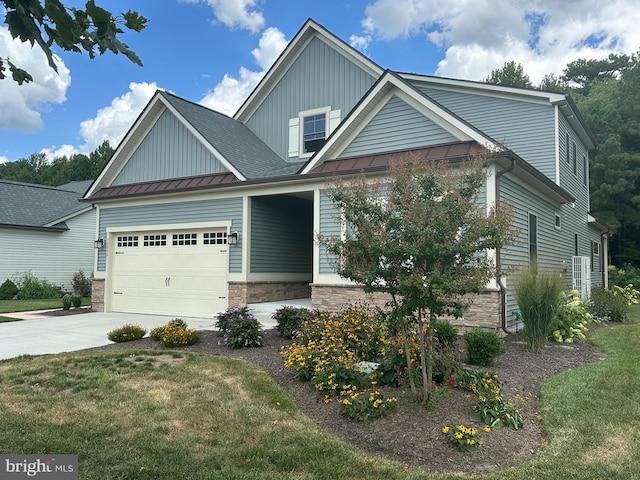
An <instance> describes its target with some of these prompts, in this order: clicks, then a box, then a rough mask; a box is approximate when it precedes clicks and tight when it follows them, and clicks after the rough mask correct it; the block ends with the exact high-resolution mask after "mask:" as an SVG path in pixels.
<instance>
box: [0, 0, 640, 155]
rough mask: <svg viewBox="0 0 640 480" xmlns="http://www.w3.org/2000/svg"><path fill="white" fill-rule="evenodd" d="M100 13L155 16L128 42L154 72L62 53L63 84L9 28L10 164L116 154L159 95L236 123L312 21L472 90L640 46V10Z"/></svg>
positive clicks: (575, 6) (624, 4)
mask: <svg viewBox="0 0 640 480" xmlns="http://www.w3.org/2000/svg"><path fill="white" fill-rule="evenodd" d="M65 3H66V4H67V5H74V4H75V5H77V4H81V3H80V2H76V1H75V0H67V1H66V2H65ZM97 3H98V5H101V6H103V7H104V8H107V9H109V10H111V11H113V12H120V11H121V10H124V9H132V10H136V11H138V12H140V13H141V14H142V15H144V16H146V17H147V18H149V20H150V21H149V24H148V27H147V28H146V29H145V30H144V31H143V32H141V33H127V34H126V35H125V36H124V37H123V40H124V41H125V42H126V43H128V44H129V46H130V48H131V49H132V50H134V51H135V52H136V53H137V54H138V55H139V56H140V58H141V59H142V61H143V63H144V67H138V66H136V65H134V64H132V63H131V62H129V61H128V60H127V59H126V58H125V57H123V56H114V55H111V54H106V55H103V56H101V57H98V58H96V59H95V60H89V58H88V57H87V56H86V55H78V54H71V53H66V52H57V53H58V54H59V56H60V60H59V62H58V64H59V74H55V73H54V72H53V71H51V70H50V69H49V68H48V67H47V65H46V62H45V58H44V55H43V54H42V53H41V52H39V51H38V50H37V48H36V49H31V48H30V47H29V46H28V45H27V44H20V43H19V42H16V41H13V40H12V39H11V38H10V36H9V34H8V32H7V30H6V26H5V25H4V24H0V56H2V57H7V56H9V57H10V58H11V60H12V61H14V63H19V64H21V65H22V66H25V67H26V68H27V69H28V70H29V71H30V72H31V73H32V74H33V75H34V82H33V84H30V85H27V86H20V87H18V86H17V85H16V84H15V83H13V81H12V80H2V81H0V163H2V162H5V161H13V160H17V159H19V158H24V157H27V156H29V155H30V154H32V153H37V152H45V153H46V154H47V156H48V157H49V158H53V157H55V156H57V155H61V154H67V155H69V154H72V153H76V152H81V153H88V152H91V151H92V150H94V149H95V148H96V147H97V146H98V145H99V144H100V143H101V142H102V141H103V140H105V139H109V140H110V142H111V144H112V145H113V146H114V147H115V146H116V145H117V142H118V141H119V140H120V139H121V138H122V136H123V135H124V134H125V133H126V131H127V129H128V128H129V126H130V125H131V123H132V122H133V121H134V120H135V118H136V117H137V115H138V114H139V112H140V111H141V110H142V108H143V107H144V105H145V104H146V102H147V101H148V100H149V98H150V97H151V95H152V94H153V92H154V91H155V90H156V88H161V89H165V90H168V91H171V92H174V93H175V94H177V95H179V96H181V97H184V98H186V99H189V100H192V101H194V102H199V103H201V104H203V105H206V106H208V107H210V108H214V109H216V110H219V111H222V112H224V113H227V114H229V115H232V114H233V113H234V111H235V109H236V108H237V107H238V106H239V105H240V103H241V102H242V100H243V99H244V98H246V96H247V95H248V94H249V92H250V91H251V89H252V88H253V87H254V86H255V85H256V83H257V82H258V81H259V79H260V78H261V76H262V74H263V73H264V72H265V71H266V70H267V69H268V68H269V66H270V65H271V64H272V63H273V61H274V60H275V58H277V55H278V54H279V53H280V52H281V51H282V49H283V48H284V47H285V46H286V43H287V42H288V41H289V40H291V38H292V37H293V36H294V35H295V33H296V32H297V31H298V29H299V28H300V27H301V26H302V24H303V23H304V22H305V20H306V19H307V18H308V17H311V18H313V19H314V20H316V21H317V22H319V23H321V24H322V25H324V26H325V27H326V28H327V29H329V30H330V31H332V32H333V33H335V34H336V35H338V36H339V37H340V38H342V39H343V40H345V41H346V42H348V43H350V44H352V45H353V46H354V47H356V48H358V49H359V50H361V51H362V52H363V53H365V54H366V55H368V56H369V57H370V58H371V59H372V60H374V61H375V62H377V63H378V64H380V65H381V66H382V67H384V68H390V69H393V70H399V71H404V72H415V73H423V74H429V75H442V76H446V77H453V78H463V79H469V80H482V79H483V78H485V77H486V76H487V75H488V74H489V73H490V72H491V70H492V69H495V68H498V67H500V66H502V65H503V64H504V62H506V61H509V60H516V61H518V62H520V63H522V64H523V65H524V67H525V71H526V72H527V73H528V74H529V75H530V77H531V79H532V81H533V82H534V83H537V82H539V81H540V79H541V78H542V76H543V75H544V74H545V73H555V74H556V75H560V74H561V73H562V69H563V68H564V66H565V65H566V64H567V63H568V62H570V61H572V60H575V59H577V58H602V57H605V56H607V55H608V54H609V53H612V52H613V53H634V52H637V51H638V50H639V49H640V31H639V30H640V29H638V28H637V25H640V9H638V8H637V6H636V2H635V0H619V1H617V2H609V3H605V4H603V3H602V2H600V1H596V0H573V1H570V0H565V1H562V2H558V1H557V0H532V1H530V2H522V1H520V0H500V1H495V0H446V1H445V0H370V1H368V2H367V1H352V2H350V3H345V2H338V1H334V0H324V1H322V2H311V1H307V0H295V1H291V0H289V1H286V0H180V1H178V0H156V1H149V0H146V1H142V0H130V1H128V2H126V3H125V2H122V1H115V0H98V1H97ZM525 3H526V4H525ZM592 12H598V13H597V15H594V14H592ZM0 13H1V12H0ZM3 16H4V15H0V17H2V18H3Z"/></svg>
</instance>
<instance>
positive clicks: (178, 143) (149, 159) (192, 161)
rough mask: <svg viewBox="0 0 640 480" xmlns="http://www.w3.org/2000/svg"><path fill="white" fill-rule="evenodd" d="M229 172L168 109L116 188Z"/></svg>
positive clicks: (118, 178) (119, 177) (124, 169)
mask: <svg viewBox="0 0 640 480" xmlns="http://www.w3.org/2000/svg"><path fill="white" fill-rule="evenodd" d="M227 171H228V169H227V168H226V167H225V166H224V165H222V163H220V161H219V160H218V159H216V158H215V157H214V156H213V154H212V153H211V152H210V151H209V150H207V148H205V146H204V145H203V144H202V142H200V141H199V140H198V139H197V138H196V137H195V136H194V135H193V133H191V132H190V131H189V130H188V129H187V128H186V127H185V126H184V125H183V124H182V122H180V121H179V120H178V119H177V118H176V117H175V115H173V114H172V113H171V112H170V111H169V110H165V111H164V112H163V113H162V115H161V116H160V118H159V119H158V121H157V122H156V123H155V125H154V126H153V127H152V128H151V130H150V131H149V133H148V134H147V136H146V137H145V139H144V140H143V141H142V143H141V144H140V145H139V146H138V148H137V149H136V151H135V152H134V153H133V155H132V156H131V158H130V159H129V161H128V162H127V164H126V165H125V167H124V168H123V169H122V171H121V172H120V173H119V174H118V176H117V177H116V179H115V180H114V181H113V184H112V185H126V184H129V183H137V182H150V181H154V180H165V179H169V178H180V177H190V176H195V175H205V174H209V173H222V172H227Z"/></svg>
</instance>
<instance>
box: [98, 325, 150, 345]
mask: <svg viewBox="0 0 640 480" xmlns="http://www.w3.org/2000/svg"><path fill="white" fill-rule="evenodd" d="M146 333H147V331H146V330H145V329H144V328H142V327H141V326H139V325H130V324H126V325H123V326H122V327H120V328H116V329H114V330H111V331H110V332H109V333H108V334H107V338H108V339H109V340H111V341H112V342H116V343H121V342H131V341H133V340H140V339H141V338H142V337H144V336H145V334H146Z"/></svg>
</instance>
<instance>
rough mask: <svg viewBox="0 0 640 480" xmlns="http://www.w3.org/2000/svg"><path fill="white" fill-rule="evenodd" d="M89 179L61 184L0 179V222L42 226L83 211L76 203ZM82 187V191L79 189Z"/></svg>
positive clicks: (84, 207)
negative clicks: (54, 185)
mask: <svg viewBox="0 0 640 480" xmlns="http://www.w3.org/2000/svg"><path fill="white" fill-rule="evenodd" d="M88 183H90V182H74V183H73V184H67V185H66V186H62V187H51V186H46V185H36V184H33V183H24V182H14V181H10V180H0V205H1V206H2V208H0V224H2V225H5V226H21V227H43V226H45V225H48V224H51V223H52V222H55V221H56V220H58V219H62V218H65V217H68V216H69V215H72V214H74V213H76V212H79V211H81V210H84V209H86V208H87V205H86V204H84V203H82V202H80V201H79V200H80V197H81V196H82V193H84V190H86V188H85V186H86V185H88ZM81 189H84V190H83V191H82V192H80V191H79V190H81Z"/></svg>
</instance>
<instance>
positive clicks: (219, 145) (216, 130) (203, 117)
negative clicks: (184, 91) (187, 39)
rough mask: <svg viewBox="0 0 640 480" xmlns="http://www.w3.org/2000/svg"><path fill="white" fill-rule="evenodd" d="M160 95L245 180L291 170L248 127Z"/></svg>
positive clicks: (164, 94) (202, 108)
mask: <svg viewBox="0 0 640 480" xmlns="http://www.w3.org/2000/svg"><path fill="white" fill-rule="evenodd" d="M160 95H162V96H163V97H164V98H165V99H166V100H167V101H168V102H169V103H170V104H171V105H172V106H173V107H174V108H175V109H176V110H177V111H178V112H179V113H180V114H181V115H182V116H183V117H184V118H185V120H187V121H188V122H189V123H190V124H191V125H192V126H193V128H195V129H196V130H197V131H198V132H199V133H200V134H201V135H202V136H203V137H204V138H205V139H206V140H207V141H208V142H209V143H210V144H211V145H213V146H214V147H215V148H216V149H217V150H218V151H219V152H220V153H221V154H222V155H223V156H224V157H225V159H226V160H227V161H228V162H229V163H231V164H232V165H233V166H234V167H235V168H237V169H238V171H239V172H240V173H241V174H242V175H244V176H245V177H246V178H248V179H251V178H264V177H270V176H278V175H280V172H281V171H288V170H289V168H290V167H289V165H290V164H289V163H287V162H285V161H284V160H283V159H282V158H280V157H279V156H278V155H277V154H276V153H275V152H274V151H273V150H271V149H270V148H269V147H268V146H267V145H266V144H265V143H264V142H263V141H262V140H260V138H258V136H257V135H256V134H255V133H253V132H252V131H251V130H249V128H248V127H247V126H246V125H245V124H243V123H241V122H239V121H237V120H234V119H233V118H230V117H228V116H226V115H224V114H222V113H219V112H216V111H214V110H211V109H209V108H206V107H203V106H202V105H198V104H196V103H193V102H190V101H188V100H184V99H183V98H180V97H177V96H175V95H172V94H170V93H167V92H160Z"/></svg>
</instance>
